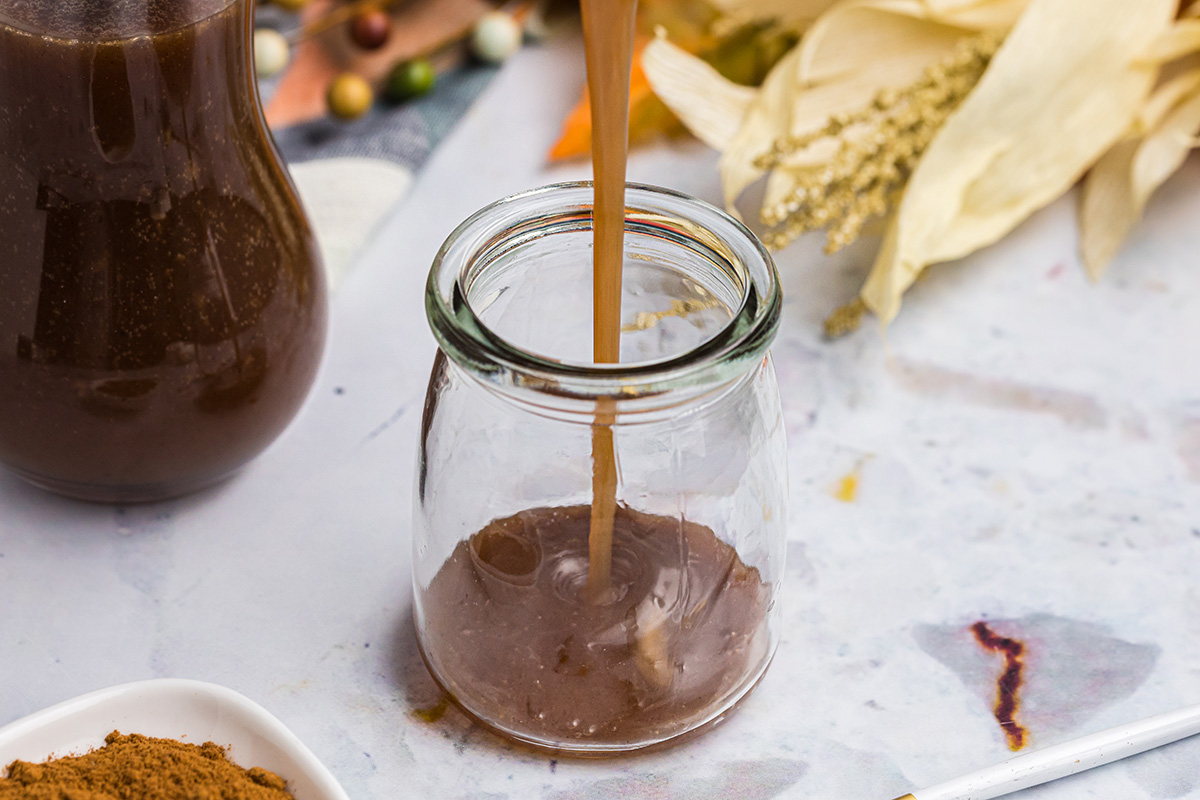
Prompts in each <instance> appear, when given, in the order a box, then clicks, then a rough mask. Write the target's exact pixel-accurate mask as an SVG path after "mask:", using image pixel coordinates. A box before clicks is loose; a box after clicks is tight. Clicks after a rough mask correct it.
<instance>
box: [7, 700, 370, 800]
mask: <svg viewBox="0 0 1200 800" xmlns="http://www.w3.org/2000/svg"><path fill="white" fill-rule="evenodd" d="M114 730H119V731H120V732H121V733H141V734H144V735H146V736H154V737H158V738H164V739H178V740H179V741H182V742H189V743H191V744H203V743H204V742H216V743H217V744H219V745H221V746H222V747H226V748H227V750H226V752H227V754H228V756H229V758H230V760H232V761H233V762H234V763H236V764H238V765H239V766H241V767H244V768H246V769H249V768H251V767H262V768H263V769H268V770H270V771H271V772H274V773H276V774H277V775H279V776H280V777H281V778H283V779H284V780H285V781H287V786H288V790H289V791H290V792H291V793H292V795H293V796H295V798H296V800H349V798H348V797H347V796H346V793H345V791H343V790H342V787H341V786H339V785H338V782H337V780H336V779H335V778H334V777H333V775H331V774H330V772H329V770H328V769H326V768H325V766H324V765H323V764H322V763H321V762H320V761H318V760H317V757H316V756H314V755H313V754H312V752H311V751H310V750H309V749H308V748H307V747H305V746H304V744H303V743H302V742H301V741H300V740H299V739H297V738H296V735H295V734H293V733H292V732H291V731H289V730H288V729H287V728H285V727H284V725H283V723H282V722H280V721H279V720H277V719H275V717H273V716H271V715H270V714H269V713H268V712H267V711H266V710H265V709H264V708H263V707H262V706H260V705H258V704H257V703H255V702H253V701H252V700H249V699H248V698H246V697H243V696H242V695H240V694H238V693H237V692H235V691H233V690H232V689H227V688H225V687H224V686H217V685H216V684H212V683H203V682H201V681H188V680H176V679H160V680H151V681H139V682H137V683H126V684H123V685H121V686H113V687H111V688H108V689H101V690H99V691H97V692H91V693H89V694H85V695H82V696H80V697H76V698H75V699H74V700H67V701H66V702H65V703H59V704H58V705H56V706H51V707H50V708H47V709H44V710H42V711H38V712H37V713H35V714H30V715H29V716H28V717H25V718H24V719H19V720H17V721H16V722H14V723H12V724H11V725H6V726H4V727H3V728H0V770H3V769H4V768H5V767H7V766H8V765H9V764H11V763H12V762H13V761H15V760H17V759H20V760H21V761H32V762H35V763H37V762H41V761H45V760H47V759H48V758H51V757H57V756H66V755H79V754H82V753H86V752H87V751H88V750H90V749H92V748H94V747H103V746H104V737H105V736H107V735H108V734H109V733H112V732H113V731H114Z"/></svg>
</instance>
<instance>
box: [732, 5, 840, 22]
mask: <svg viewBox="0 0 1200 800" xmlns="http://www.w3.org/2000/svg"><path fill="white" fill-rule="evenodd" d="M709 2H710V3H711V4H712V5H713V6H714V7H715V8H717V9H718V10H720V11H721V13H723V14H724V15H725V16H727V17H730V18H732V19H734V20H737V21H739V22H740V21H743V20H754V19H760V20H761V19H774V20H779V21H780V22H782V23H784V24H798V23H805V22H808V21H811V20H814V19H816V18H817V17H819V16H821V14H823V13H825V11H826V10H827V9H828V8H829V7H830V6H832V5H833V4H834V3H835V2H837V0H709Z"/></svg>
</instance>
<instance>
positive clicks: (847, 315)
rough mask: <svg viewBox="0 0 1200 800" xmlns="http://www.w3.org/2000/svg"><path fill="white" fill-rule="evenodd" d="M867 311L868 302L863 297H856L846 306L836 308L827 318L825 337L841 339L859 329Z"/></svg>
mask: <svg viewBox="0 0 1200 800" xmlns="http://www.w3.org/2000/svg"><path fill="white" fill-rule="evenodd" d="M866 313H867V304H866V303H864V302H863V301H862V298H861V297H856V298H854V299H853V300H851V301H850V302H849V303H847V304H846V305H844V306H839V307H838V308H836V309H834V311H833V313H832V314H830V315H829V316H828V317H827V318H826V320H825V338H826V339H840V338H842V337H843V336H847V335H849V334H851V333H854V332H855V331H856V330H858V328H859V326H860V325H862V320H863V315H864V314H866Z"/></svg>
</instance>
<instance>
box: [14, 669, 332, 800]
mask: <svg viewBox="0 0 1200 800" xmlns="http://www.w3.org/2000/svg"><path fill="white" fill-rule="evenodd" d="M147 695H149V696H151V697H152V698H153V699H155V700H156V701H157V702H170V701H171V699H172V698H181V697H183V696H191V697H197V696H199V697H202V698H206V699H209V700H214V701H217V702H219V703H221V706H222V708H223V709H227V710H230V711H232V712H233V714H234V715H236V717H237V718H238V721H239V722H240V723H242V724H243V725H244V726H245V727H246V729H247V730H249V731H251V732H253V733H254V734H256V735H257V736H259V737H261V738H262V739H263V740H265V741H267V742H269V743H270V744H272V745H273V746H275V747H277V748H278V749H279V750H280V751H282V752H283V754H284V755H286V756H287V757H288V758H290V759H291V760H292V761H293V762H294V763H295V765H296V769H297V770H298V771H300V772H301V773H303V774H304V776H305V777H306V778H307V779H308V780H309V781H310V782H311V783H312V784H313V785H314V787H315V788H316V789H317V790H318V791H320V792H323V793H324V796H323V797H322V798H321V800H326V798H327V800H350V798H349V796H348V795H347V794H346V792H345V790H344V789H342V787H341V785H340V784H339V783H338V781H337V779H336V778H334V777H333V774H332V773H331V772H330V771H329V769H328V768H327V767H326V766H325V765H324V764H322V763H321V761H320V759H318V758H317V757H316V756H315V755H314V754H313V752H312V751H311V750H309V749H308V747H307V746H306V745H305V744H304V743H303V742H301V741H300V739H299V737H297V736H296V734H294V733H292V732H291V731H290V730H289V729H288V728H287V726H285V725H284V724H283V723H282V722H280V721H279V720H278V719H277V718H276V717H275V716H274V715H272V714H271V713H270V712H269V711H267V710H266V709H265V708H263V707H262V706H260V705H259V704H258V703H255V702H254V701H253V700H251V699H250V698H248V697H246V696H245V695H242V694H239V693H238V692H235V691H234V690H233V689H230V688H228V687H226V686H221V685H219V684H216V683H208V682H206V681H198V680H191V679H187V678H153V679H150V680H143V681H133V682H131V683H122V684H118V685H116V686H110V687H108V688H105V689H97V690H96V691H92V692H88V693H86V694H82V695H79V696H78V697H73V698H71V699H70V700H64V701H63V702H61V703H56V704H54V705H52V706H49V707H48V708H44V709H42V710H41V711H35V712H34V713H32V714H30V715H28V716H25V717H22V718H20V719H18V720H16V721H14V722H11V723H9V724H7V725H5V726H4V727H0V750H3V749H4V748H6V747H10V746H13V745H16V744H17V743H19V742H20V741H21V740H22V739H24V738H25V737H27V736H30V735H32V734H36V733H38V732H40V731H42V730H43V729H45V728H47V727H49V726H51V725H54V724H56V723H65V722H66V721H68V720H69V719H70V718H71V717H73V716H75V715H78V714H81V713H83V712H86V711H89V710H93V709H98V708H100V707H103V706H107V705H111V706H114V707H118V706H120V705H121V704H122V703H134V702H139V701H144V699H145V698H146V696H147ZM129 732H130V733H136V732H137V731H129ZM218 744H221V743H218ZM67 754H68V753H65V752H64V753H59V752H57V751H55V752H53V753H47V755H46V757H49V756H53V755H67ZM6 766H7V764H0V769H3V768H4V767H6ZM243 766H245V765H243ZM250 766H254V765H250ZM284 777H285V779H287V776H284ZM289 783H290V781H289Z"/></svg>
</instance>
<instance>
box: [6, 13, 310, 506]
mask: <svg viewBox="0 0 1200 800" xmlns="http://www.w3.org/2000/svg"><path fill="white" fill-rule="evenodd" d="M253 11H254V8H253V3H252V0H122V2H119V3H114V2H110V1H109V0H70V2H65V1H62V2H60V1H58V0H0V253H3V256H2V257H0V464H3V465H5V466H7V467H9V468H10V469H12V470H13V471H15V472H16V473H17V474H19V475H21V476H23V477H25V478H27V479H28V480H30V481H32V482H34V483H37V484H39V485H41V486H44V487H48V488H50V489H54V490H56V491H59V492H63V493H65V494H70V495H74V496H77V497H82V498H86V499H92V500H104V501H139V500H155V499H159V498H163V497H167V496H170V495H175V494H181V493H183V492H186V491H190V490H192V489H196V488H199V487H201V486H203V485H205V484H208V483H211V482H213V481H215V480H218V479H219V478H221V477H223V476H225V475H227V474H228V473H230V472H231V471H232V470H235V469H236V468H238V467H239V466H241V465H242V464H244V463H245V462H246V461H248V460H249V459H250V458H252V457H253V456H254V455H256V454H257V453H258V452H260V451H261V450H262V449H263V448H265V447H266V446H267V445H268V444H269V443H270V442H271V441H272V440H273V439H274V438H275V437H276V436H277V435H278V434H279V433H280V432H281V431H282V430H283V429H284V427H286V425H287V424H288V422H289V421H290V420H291V418H292V416H293V415H294V414H295V412H296V411H297V410H298V408H299V407H300V404H301V403H302V402H303V400H304V397H305V396H306V394H307V392H308V389H309V387H310V385H311V384H312V381H313V378H314V376H315V372H316V368H317V363H318V361H319V358H320V354H321V349H322V345H323V342H324V336H325V317H326V299H325V283H324V276H323V273H322V270H321V264H320V260H319V257H318V255H317V251H316V247H315V245H314V241H313V237H312V233H311V231H310V229H309V225H308V222H307V220H306V219H305V216H304V213H303V211H302V209H301V207H300V203H299V200H298V199H297V196H296V193H295V191H294V189H293V187H292V185H291V183H290V181H289V179H288V176H287V173H286V172H285V170H284V168H283V166H282V164H281V162H280V160H279V157H278V155H277V153H276V151H275V148H274V145H273V143H272V141H271V138H270V134H269V133H268V131H267V128H266V124H265V122H264V120H263V117H262V113H261V109H260V105H259V100H258V95H257V89H256V85H255V80H254V73H253V68H252V48H251V40H250V36H251V31H252V28H253Z"/></svg>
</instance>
